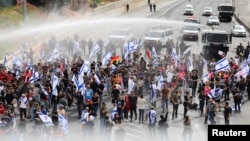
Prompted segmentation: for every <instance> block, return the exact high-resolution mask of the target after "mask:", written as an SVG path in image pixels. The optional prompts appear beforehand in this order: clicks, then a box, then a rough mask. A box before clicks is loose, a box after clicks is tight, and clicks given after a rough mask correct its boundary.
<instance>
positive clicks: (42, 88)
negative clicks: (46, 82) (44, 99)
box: [38, 82, 49, 96]
mask: <svg viewBox="0 0 250 141" xmlns="http://www.w3.org/2000/svg"><path fill="white" fill-rule="evenodd" d="M38 83H39V85H40V87H41V90H42V92H43V93H44V94H45V96H49V93H48V92H47V91H46V90H45V89H44V87H43V85H42V84H41V83H40V82H38Z"/></svg>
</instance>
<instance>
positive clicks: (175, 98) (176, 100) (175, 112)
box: [171, 91, 179, 120]
mask: <svg viewBox="0 0 250 141" xmlns="http://www.w3.org/2000/svg"><path fill="white" fill-rule="evenodd" d="M171 102H172V103H173V114H172V120H174V117H175V118H177V117H178V107H179V92H178V91H175V93H174V94H173V95H172V97H171Z"/></svg>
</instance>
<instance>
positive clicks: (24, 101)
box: [18, 94, 29, 121]
mask: <svg viewBox="0 0 250 141" xmlns="http://www.w3.org/2000/svg"><path fill="white" fill-rule="evenodd" d="M18 101H19V105H18V107H19V110H20V121H23V120H24V119H23V116H24V117H25V118H27V114H26V108H28V104H29V101H28V99H27V97H26V94H22V96H21V97H20V98H19V100H18Z"/></svg>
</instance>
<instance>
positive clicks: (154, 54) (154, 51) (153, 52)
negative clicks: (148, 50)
mask: <svg viewBox="0 0 250 141" xmlns="http://www.w3.org/2000/svg"><path fill="white" fill-rule="evenodd" d="M152 56H153V57H154V58H157V56H158V55H157V52H156V50H155V47H153V48H152Z"/></svg>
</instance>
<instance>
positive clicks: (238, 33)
mask: <svg viewBox="0 0 250 141" xmlns="http://www.w3.org/2000/svg"><path fill="white" fill-rule="evenodd" d="M231 33H232V36H235V37H246V36H247V31H246V29H245V27H244V26H242V25H234V26H233V27H232V31H231Z"/></svg>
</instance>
